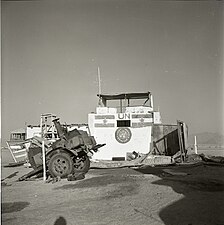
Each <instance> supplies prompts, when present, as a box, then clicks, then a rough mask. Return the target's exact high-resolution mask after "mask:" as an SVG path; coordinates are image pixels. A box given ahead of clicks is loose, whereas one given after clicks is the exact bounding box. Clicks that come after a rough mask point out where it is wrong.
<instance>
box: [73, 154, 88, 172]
mask: <svg viewBox="0 0 224 225" xmlns="http://www.w3.org/2000/svg"><path fill="white" fill-rule="evenodd" d="M74 161H75V163H74V172H75V173H87V172H88V171H89V168H90V160H89V157H88V156H83V157H81V158H76V159H74Z"/></svg>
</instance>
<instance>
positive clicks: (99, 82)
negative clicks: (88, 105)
mask: <svg viewBox="0 0 224 225" xmlns="http://www.w3.org/2000/svg"><path fill="white" fill-rule="evenodd" d="M97 74H98V84H99V95H101V78H100V67H98V68H97Z"/></svg>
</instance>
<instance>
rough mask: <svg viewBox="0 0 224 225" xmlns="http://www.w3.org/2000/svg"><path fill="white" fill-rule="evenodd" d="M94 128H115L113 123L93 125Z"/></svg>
mask: <svg viewBox="0 0 224 225" xmlns="http://www.w3.org/2000/svg"><path fill="white" fill-rule="evenodd" d="M94 127H115V124H114V123H106V124H104V123H95V124H94Z"/></svg>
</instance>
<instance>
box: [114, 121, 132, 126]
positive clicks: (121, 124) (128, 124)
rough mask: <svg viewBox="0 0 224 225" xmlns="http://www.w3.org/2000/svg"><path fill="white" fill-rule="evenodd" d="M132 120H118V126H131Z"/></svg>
mask: <svg viewBox="0 0 224 225" xmlns="http://www.w3.org/2000/svg"><path fill="white" fill-rule="evenodd" d="M130 126H131V120H117V127H130Z"/></svg>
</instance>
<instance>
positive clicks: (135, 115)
mask: <svg viewBox="0 0 224 225" xmlns="http://www.w3.org/2000/svg"><path fill="white" fill-rule="evenodd" d="M132 118H133V119H134V118H152V113H150V114H133V115H132Z"/></svg>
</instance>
